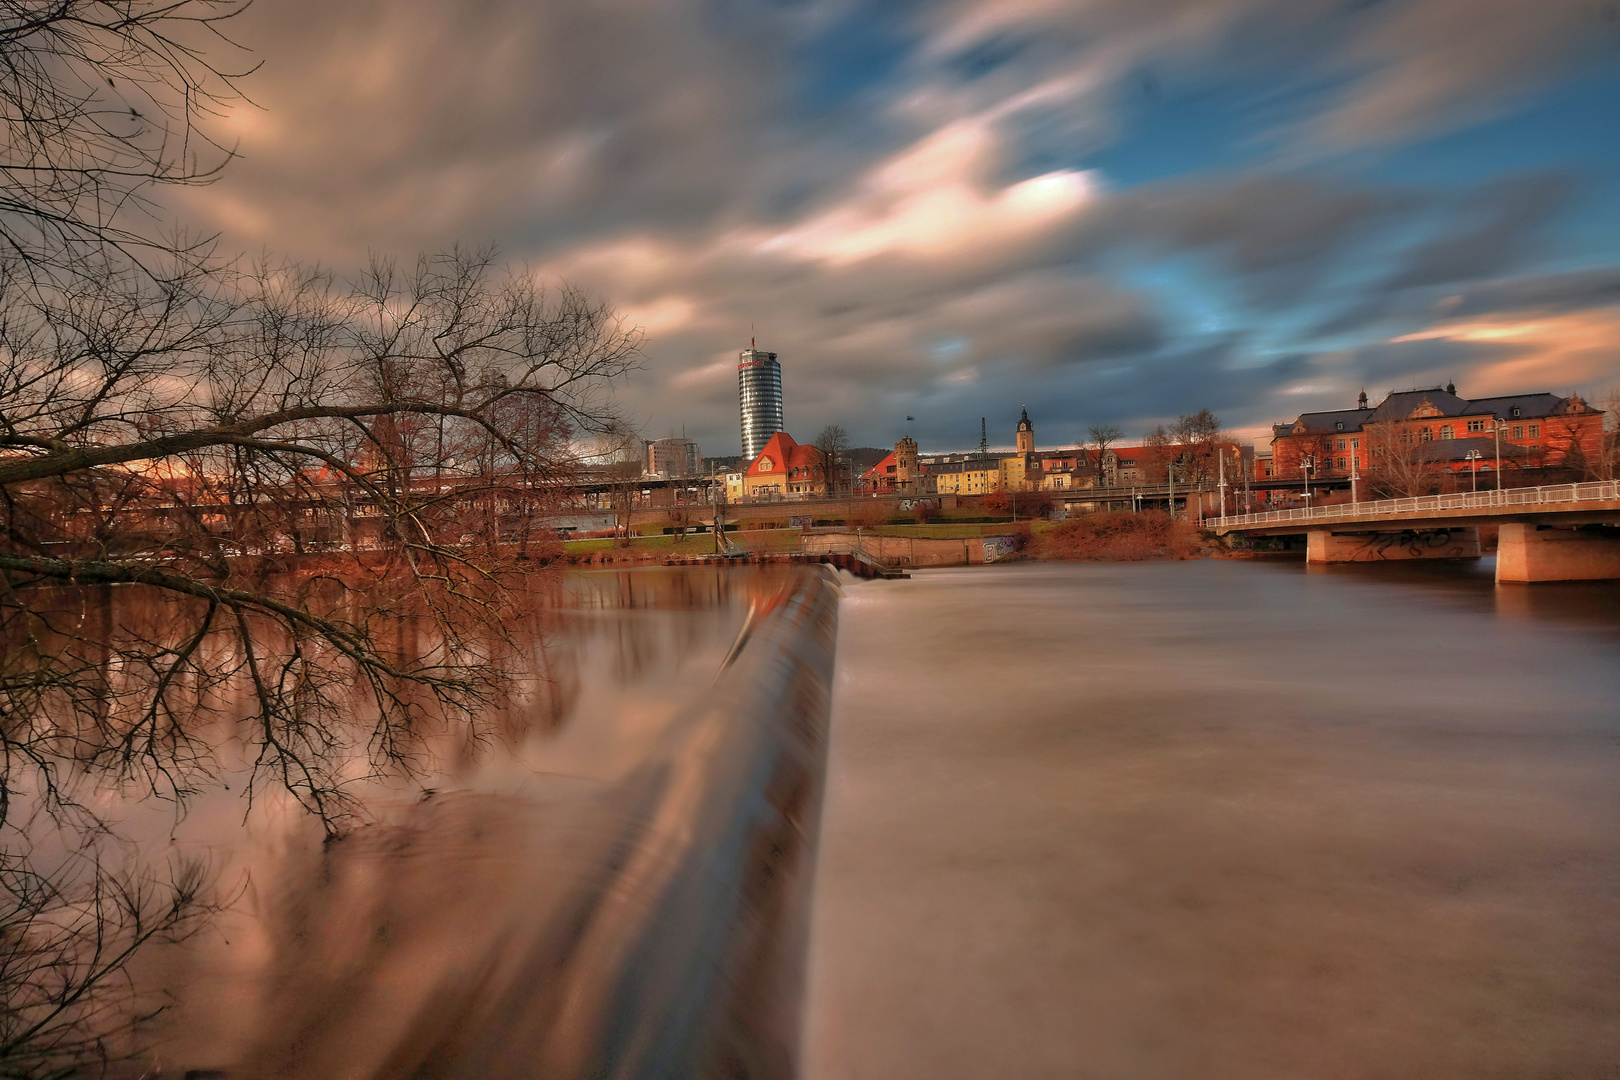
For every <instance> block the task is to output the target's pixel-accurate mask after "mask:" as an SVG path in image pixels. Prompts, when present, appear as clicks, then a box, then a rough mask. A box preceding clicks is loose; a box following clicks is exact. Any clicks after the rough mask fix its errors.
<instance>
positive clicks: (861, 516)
mask: <svg viewBox="0 0 1620 1080" xmlns="http://www.w3.org/2000/svg"><path fill="white" fill-rule="evenodd" d="M893 511H894V508H893V507H892V506H891V505H890V504H889V503H888V502H887V501H886V500H883V499H867V500H865V501H863V502H861V503H860V504H859V505H858V506H855V507H853V508H851V510H850V512H849V514H848V515H847V517H846V519H845V520H846V521H847V523H848V524H849V527H850V528H852V529H875V528H877V527H878V526H879V525H887V524H888V523H889V518H890V517H891V516H892V515H893Z"/></svg>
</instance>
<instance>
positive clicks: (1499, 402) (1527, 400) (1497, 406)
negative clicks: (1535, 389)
mask: <svg viewBox="0 0 1620 1080" xmlns="http://www.w3.org/2000/svg"><path fill="white" fill-rule="evenodd" d="M1567 400H1568V399H1566V398H1561V397H1559V396H1558V395H1557V394H1517V395H1513V396H1509V397H1492V398H1479V399H1478V400H1476V401H1474V402H1472V404H1473V405H1474V408H1475V410H1476V411H1477V412H1488V413H1491V414H1492V415H1493V416H1499V417H1501V418H1502V419H1504V420H1506V419H1507V418H1508V417H1509V416H1510V415H1511V414H1512V412H1513V409H1514V407H1515V406H1517V407H1518V410H1519V415H1518V416H1515V417H1513V419H1515V420H1540V419H1541V418H1542V417H1545V416H1554V415H1557V414H1560V413H1563V412H1565V411H1566V410H1565V409H1564V405H1565V403H1566V401H1567Z"/></svg>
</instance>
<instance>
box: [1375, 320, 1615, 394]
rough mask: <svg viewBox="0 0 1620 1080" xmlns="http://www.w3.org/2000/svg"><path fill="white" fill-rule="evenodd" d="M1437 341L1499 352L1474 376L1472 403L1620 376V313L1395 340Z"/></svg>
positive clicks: (1444, 329)
mask: <svg viewBox="0 0 1620 1080" xmlns="http://www.w3.org/2000/svg"><path fill="white" fill-rule="evenodd" d="M1436 340H1439V341H1457V342H1467V343H1478V344H1486V345H1493V346H1496V349H1495V350H1493V352H1494V354H1495V359H1489V360H1486V361H1485V362H1484V363H1481V364H1480V365H1479V366H1478V367H1476V368H1474V369H1472V370H1471V371H1470V372H1469V375H1468V393H1469V395H1470V396H1472V397H1488V396H1491V395H1493V394H1513V393H1520V392H1524V391H1528V390H1543V389H1547V390H1557V389H1565V390H1569V389H1580V388H1582V387H1588V388H1593V387H1595V386H1596V385H1598V384H1600V383H1606V382H1609V381H1611V380H1613V379H1614V378H1615V377H1616V376H1617V375H1620V312H1617V311H1614V310H1611V309H1604V310H1596V311H1575V312H1567V313H1563V314H1553V315H1538V316H1528V317H1527V316H1524V315H1504V316H1500V317H1497V318H1477V319H1468V320H1459V321H1457V322H1450V323H1441V324H1439V325H1437V326H1433V327H1430V328H1429V329H1427V330H1420V331H1418V332H1417V333H1413V334H1404V335H1402V336H1401V337H1398V338H1393V339H1392V341H1394V342H1397V343H1399V342H1407V341H1436Z"/></svg>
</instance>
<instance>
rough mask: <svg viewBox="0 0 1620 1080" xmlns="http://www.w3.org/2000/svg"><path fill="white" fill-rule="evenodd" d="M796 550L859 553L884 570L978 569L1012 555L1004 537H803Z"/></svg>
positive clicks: (810, 535) (825, 534) (852, 535)
mask: <svg viewBox="0 0 1620 1080" xmlns="http://www.w3.org/2000/svg"><path fill="white" fill-rule="evenodd" d="M799 550H800V551H803V552H808V553H810V554H830V553H832V552H843V551H863V552H865V553H866V554H867V555H868V556H870V557H871V558H873V559H876V560H877V561H878V562H881V563H884V564H885V565H888V566H978V565H982V564H983V563H987V562H995V561H996V560H997V559H999V558H1002V557H1004V556H1006V555H1008V554H1011V553H1012V538H1011V537H1007V536H983V537H969V538H966V539H962V540H933V539H926V538H923V537H911V536H869V535H866V534H864V533H852V532H849V533H845V532H837V533H807V534H806V535H805V536H804V537H803V538H802V539H801V540H800V541H799Z"/></svg>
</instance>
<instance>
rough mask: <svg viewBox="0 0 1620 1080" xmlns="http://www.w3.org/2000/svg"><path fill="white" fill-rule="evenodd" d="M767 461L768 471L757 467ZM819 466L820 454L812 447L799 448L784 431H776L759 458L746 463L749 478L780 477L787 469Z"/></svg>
mask: <svg viewBox="0 0 1620 1080" xmlns="http://www.w3.org/2000/svg"><path fill="white" fill-rule="evenodd" d="M767 459H768V460H769V461H770V463H771V468H770V471H769V472H767V471H766V470H764V469H761V468H760V467H759V463H760V462H761V461H765V460H767ZM820 464H821V452H820V451H819V450H817V449H816V448H815V447H813V446H800V445H799V444H798V443H796V442H794V441H793V436H791V435H789V434H788V433H787V432H785V431H778V432H777V433H776V434H775V435H772V436H771V438H770V441H769V442H767V443H766V444H765V448H764V449H763V450H761V451H760V452H759V456H758V457H756V458H754V460H753V461H750V462H749V463H748V470H747V475H749V476H782V475H786V474H787V472H788V470H789V469H802V468H809V467H811V466H815V465H820Z"/></svg>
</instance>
